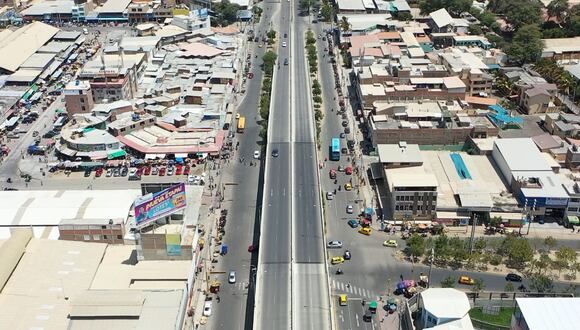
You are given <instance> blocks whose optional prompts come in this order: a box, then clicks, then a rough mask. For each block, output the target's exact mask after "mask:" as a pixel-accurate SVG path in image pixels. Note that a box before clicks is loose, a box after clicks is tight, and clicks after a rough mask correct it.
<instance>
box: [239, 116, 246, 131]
mask: <svg viewBox="0 0 580 330" xmlns="http://www.w3.org/2000/svg"><path fill="white" fill-rule="evenodd" d="M245 128H246V117H240V118H239V119H238V133H244V129H245Z"/></svg>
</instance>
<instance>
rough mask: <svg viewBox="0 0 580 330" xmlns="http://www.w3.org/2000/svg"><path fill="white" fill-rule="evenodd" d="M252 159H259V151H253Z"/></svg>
mask: <svg viewBox="0 0 580 330" xmlns="http://www.w3.org/2000/svg"><path fill="white" fill-rule="evenodd" d="M254 159H260V150H256V151H254Z"/></svg>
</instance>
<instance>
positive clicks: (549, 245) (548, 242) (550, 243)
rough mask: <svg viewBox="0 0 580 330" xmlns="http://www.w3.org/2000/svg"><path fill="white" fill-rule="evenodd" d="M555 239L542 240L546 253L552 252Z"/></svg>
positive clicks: (549, 237)
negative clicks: (546, 249)
mask: <svg viewBox="0 0 580 330" xmlns="http://www.w3.org/2000/svg"><path fill="white" fill-rule="evenodd" d="M556 244H557V242H556V239H555V238H554V237H552V236H548V237H546V238H544V245H545V246H546V248H548V251H550V250H552V249H553V248H554V247H555V246H556Z"/></svg>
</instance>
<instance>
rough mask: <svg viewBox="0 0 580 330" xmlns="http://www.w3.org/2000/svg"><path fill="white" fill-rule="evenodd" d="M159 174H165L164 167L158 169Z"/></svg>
mask: <svg viewBox="0 0 580 330" xmlns="http://www.w3.org/2000/svg"><path fill="white" fill-rule="evenodd" d="M159 176H165V167H161V168H160V169H159Z"/></svg>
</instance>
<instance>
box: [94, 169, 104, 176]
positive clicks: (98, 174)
mask: <svg viewBox="0 0 580 330" xmlns="http://www.w3.org/2000/svg"><path fill="white" fill-rule="evenodd" d="M101 175H103V168H102V167H99V168H97V170H96V171H95V177H97V178H98V177H100V176H101Z"/></svg>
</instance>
